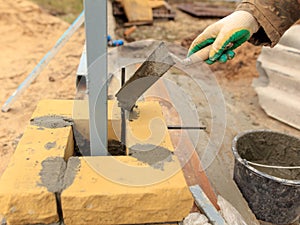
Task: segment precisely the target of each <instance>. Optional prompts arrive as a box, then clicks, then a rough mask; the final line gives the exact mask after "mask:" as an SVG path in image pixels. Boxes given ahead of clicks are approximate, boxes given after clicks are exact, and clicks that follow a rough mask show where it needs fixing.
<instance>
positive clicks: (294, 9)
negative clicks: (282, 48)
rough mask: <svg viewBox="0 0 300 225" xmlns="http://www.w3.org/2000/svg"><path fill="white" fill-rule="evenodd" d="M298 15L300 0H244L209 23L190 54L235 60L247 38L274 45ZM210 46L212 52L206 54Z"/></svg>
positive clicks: (208, 60)
mask: <svg viewBox="0 0 300 225" xmlns="http://www.w3.org/2000/svg"><path fill="white" fill-rule="evenodd" d="M299 17H300V3H299V2H298V0H286V1H279V0H243V1H242V2H241V3H240V5H239V6H238V7H237V9H236V11H235V12H234V13H232V14H231V15H229V16H227V17H225V18H223V19H221V20H219V21H218V22H216V23H214V24H212V25H210V26H208V27H207V28H206V29H205V30H204V31H203V33H201V34H200V35H199V36H198V37H197V38H196V39H195V40H194V41H193V43H192V45H191V46H190V49H189V53H188V56H189V57H191V58H197V56H199V57H198V58H201V59H202V60H206V62H207V63H208V64H212V63H214V62H216V61H220V62H226V61H227V60H228V59H232V58H233V57H234V52H233V50H234V49H235V48H237V47H238V46H240V45H241V44H243V43H244V42H246V41H248V40H249V41H250V42H251V43H254V44H256V45H270V46H274V45H275V44H276V43H277V42H278V41H279V39H280V37H281V36H282V35H283V33H284V32H285V31H286V30H287V29H288V28H289V27H290V26H291V25H293V24H294V23H295V22H296V21H297V20H298V19H299ZM207 46H210V49H209V54H207V53H206V54H207V55H206V57H203V55H204V54H203V53H204V48H205V47H207ZM205 49H206V52H207V48H205ZM200 56H201V57H200Z"/></svg>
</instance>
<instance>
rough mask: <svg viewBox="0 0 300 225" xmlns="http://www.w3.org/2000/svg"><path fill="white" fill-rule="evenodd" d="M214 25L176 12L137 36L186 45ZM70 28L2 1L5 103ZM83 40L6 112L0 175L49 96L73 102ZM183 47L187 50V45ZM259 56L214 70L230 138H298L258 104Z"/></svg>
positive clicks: (240, 57) (247, 50) (244, 54)
mask: <svg viewBox="0 0 300 225" xmlns="http://www.w3.org/2000/svg"><path fill="white" fill-rule="evenodd" d="M214 21H215V20H213V19H208V20H199V19H197V18H193V17H191V16H189V15H186V14H184V13H182V12H180V11H177V17H176V20H175V21H162V22H156V23H155V25H154V26H142V27H138V29H137V30H136V31H135V32H134V33H133V34H132V38H134V39H135V40H142V39H145V38H153V39H159V40H167V41H170V42H173V43H177V44H181V43H182V41H183V40H184V39H185V38H188V37H191V36H193V35H196V34H198V33H199V32H200V31H201V30H203V29H204V28H205V27H206V26H207V25H209V24H211V23H213V22H214ZM67 27H68V24H67V23H65V22H63V21H61V20H60V19H58V18H55V17H53V16H51V15H49V14H47V13H46V12H44V11H43V10H41V9H40V8H39V7H38V6H36V5H35V4H33V3H31V2H29V1H26V0H17V1H6V0H0V34H1V36H0V46H1V51H0V59H1V60H0V68H1V74H0V80H1V82H2V84H3V87H2V89H1V90H0V93H1V101H0V103H1V105H2V104H3V103H4V102H5V100H6V99H7V98H8V97H9V95H10V94H12V93H13V91H14V90H15V89H16V88H17V87H18V85H19V84H20V83H21V82H22V81H23V80H24V78H25V77H26V76H27V75H28V73H29V72H30V71H31V70H32V69H33V68H34V66H35V65H36V64H37V63H38V61H39V60H40V59H41V58H42V57H43V56H44V54H45V53H46V52H47V51H48V50H50V48H51V47H52V46H53V45H54V44H55V42H56V40H57V39H58V38H59V37H60V35H61V34H62V33H63V32H64V31H65V30H66V28H67ZM123 31H124V28H122V27H120V26H119V27H117V29H116V37H122V33H123ZM111 35H112V36H114V34H111ZM84 38H85V37H84V29H83V28H81V29H80V30H79V31H78V32H77V33H76V34H75V35H74V37H73V38H72V39H71V40H70V41H69V43H68V44H67V45H66V46H65V47H64V48H63V50H62V51H61V52H60V53H59V54H58V55H57V57H55V58H54V60H53V61H52V62H50V64H49V65H48V67H47V68H46V69H45V70H44V72H43V73H41V74H40V76H39V77H38V78H37V79H36V81H35V82H34V83H33V84H32V85H30V87H29V88H28V89H27V90H26V91H25V93H24V94H23V95H22V96H21V97H20V98H19V99H18V101H17V102H16V103H15V104H14V105H13V107H12V110H11V111H10V112H8V113H1V118H0V123H1V127H0V160H1V163H0V175H1V174H2V173H3V171H4V169H5V167H6V166H7V163H8V161H9V159H10V157H11V155H12V154H13V151H14V149H15V147H16V144H17V142H18V140H19V139H20V137H21V135H22V133H23V132H24V129H25V127H26V125H27V124H28V123H29V119H30V116H31V114H32V112H33V110H34V108H35V107H36V105H37V103H38V101H39V100H41V99H46V98H55V99H73V98H74V95H75V76H76V69H77V66H78V63H79V59H80V55H81V51H82V47H83V43H84ZM188 40H191V39H188ZM184 43H185V44H184V45H185V46H187V43H188V41H185V42H184ZM259 52H260V47H254V46H252V45H250V44H246V45H244V46H242V47H241V48H240V49H239V50H238V54H237V56H236V58H235V60H232V61H231V62H229V63H227V64H223V65H221V64H216V65H213V66H212V67H211V69H212V70H213V71H214V74H215V75H216V77H217V79H218V82H219V84H220V85H221V88H222V90H223V94H224V96H225V99H226V105H227V117H228V123H227V127H228V131H229V134H230V135H229V136H228V137H227V138H228V140H231V138H232V136H233V135H235V134H236V133H237V132H240V131H242V130H248V129H259V128H268V129H272V130H277V131H281V132H286V133H292V134H295V135H299V132H298V131H297V130H295V129H293V128H291V127H289V126H286V125H284V124H282V123H280V122H278V121H276V120H274V119H271V118H269V117H268V116H267V115H266V114H265V113H264V112H263V110H262V109H261V108H260V106H259V104H258V98H257V95H256V93H255V91H254V89H253V88H252V87H251V83H252V80H253V78H255V77H257V76H258V74H257V72H256V69H255V63H256V58H257V56H258V55H259ZM206 119H207V118H202V120H206ZM228 143H230V141H228Z"/></svg>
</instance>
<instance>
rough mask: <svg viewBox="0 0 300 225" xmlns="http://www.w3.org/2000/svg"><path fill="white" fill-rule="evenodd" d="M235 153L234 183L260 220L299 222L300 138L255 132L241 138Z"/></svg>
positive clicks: (234, 147) (235, 140)
mask: <svg viewBox="0 0 300 225" xmlns="http://www.w3.org/2000/svg"><path fill="white" fill-rule="evenodd" d="M232 150H233V153H234V156H235V165H234V180H235V182H236V184H237V185H238V187H239V189H240V191H241V192H242V194H243V196H244V197H245V199H246V200H247V202H248V204H249V207H250V208H251V210H252V211H253V213H254V214H255V215H256V217H257V219H259V220H262V221H266V222H270V223H274V224H291V223H293V222H295V221H298V220H299V217H300V139H299V138H296V137H292V136H289V135H286V134H282V133H277V132H273V131H267V130H257V131H253V130H252V131H247V132H244V133H241V134H239V135H237V136H236V137H235V138H234V140H233V142H232ZM264 165H267V166H264ZM273 167H276V168H273ZM277 167H279V168H277Z"/></svg>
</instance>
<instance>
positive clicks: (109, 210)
mask: <svg viewBox="0 0 300 225" xmlns="http://www.w3.org/2000/svg"><path fill="white" fill-rule="evenodd" d="M134 113H136V114H135V115H136V116H137V117H138V119H133V120H132V121H131V122H129V123H128V124H127V147H128V148H129V153H130V154H131V156H114V157H113V156H109V157H101V156H99V157H80V158H71V159H70V160H69V162H68V167H67V172H66V173H70V174H76V175H75V178H74V181H73V183H72V184H70V186H69V187H68V188H66V189H65V190H64V191H63V192H62V194H61V201H62V209H63V215H64V222H65V224H66V225H98V224H99V225H100V224H144V223H161V222H173V221H182V220H183V218H184V217H185V216H187V215H188V213H189V212H190V209H191V208H192V206H193V198H192V196H191V194H190V192H189V189H188V187H187V185H186V182H185V179H184V176H183V173H182V170H181V166H180V163H179V161H178V159H177V157H176V156H175V155H174V154H173V146H172V143H171V140H170V136H169V133H168V131H167V128H166V125H165V122H164V120H163V117H162V111H161V107H160V105H159V103H157V102H140V103H139V104H138V108H137V109H135V112H134ZM130 116H132V115H129V117H130ZM70 171H71V172H70ZM72 171H73V172H72ZM74 171H75V173H74ZM65 176H66V177H68V175H65Z"/></svg>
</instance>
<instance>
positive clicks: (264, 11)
mask: <svg viewBox="0 0 300 225" xmlns="http://www.w3.org/2000/svg"><path fill="white" fill-rule="evenodd" d="M237 10H243V11H247V12H249V13H251V14H252V15H253V16H254V18H255V19H256V20H257V22H258V23H259V24H260V29H259V30H258V32H256V33H255V34H253V36H252V37H251V38H250V40H249V41H250V42H251V43H253V44H255V45H268V46H271V47H273V46H275V45H276V44H277V43H278V41H279V39H280V37H281V36H282V35H283V34H284V32H285V31H286V30H287V29H289V28H290V27H291V26H292V25H293V24H294V23H295V22H296V21H297V20H298V19H300V1H298V0H284V1H279V0H243V1H242V2H241V3H240V4H239V6H238V7H237Z"/></svg>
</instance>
